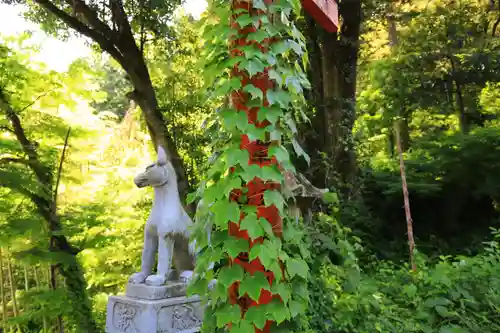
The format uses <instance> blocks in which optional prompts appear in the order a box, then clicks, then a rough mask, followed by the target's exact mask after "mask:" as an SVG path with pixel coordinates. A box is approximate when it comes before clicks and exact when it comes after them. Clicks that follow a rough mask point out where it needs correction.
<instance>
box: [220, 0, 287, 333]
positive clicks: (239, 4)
mask: <svg viewBox="0 0 500 333" xmlns="http://www.w3.org/2000/svg"><path fill="white" fill-rule="evenodd" d="M265 2H266V3H271V2H272V0H265ZM240 8H243V9H245V10H247V11H248V12H249V13H250V15H253V16H256V15H259V14H262V12H261V11H260V10H257V9H254V8H252V4H251V2H247V1H245V0H233V2H232V10H233V11H235V10H236V9H240ZM238 15H241V14H234V15H233V19H234V18H237V17H238ZM231 25H232V27H234V28H236V29H238V28H239V27H238V25H237V23H236V22H235V21H234V20H233V21H232V22H231ZM258 28H259V26H258V25H257V27H255V26H253V25H252V26H250V27H247V28H245V29H239V31H238V36H237V38H235V39H233V40H232V42H231V50H230V54H231V55H232V56H239V55H242V51H241V50H240V49H239V48H240V47H241V46H245V45H250V44H252V43H253V44H256V45H257V46H258V47H259V48H260V49H261V50H262V51H263V52H266V51H267V49H268V47H269V45H270V44H271V43H273V42H275V41H276V39H272V40H271V39H265V40H264V41H262V42H261V43H260V44H259V43H256V42H255V41H251V40H247V38H246V35H247V34H248V33H251V32H254V31H256V30H257V29H258ZM267 72H268V69H267V68H266V69H265V70H264V72H263V73H257V74H256V75H254V76H253V77H249V75H248V74H247V73H246V72H245V71H244V70H239V69H238V67H237V66H235V67H234V68H233V70H232V73H231V74H232V76H233V77H239V78H240V79H241V81H242V86H245V85H247V84H248V83H251V84H253V85H254V86H255V87H257V88H259V89H261V90H262V92H263V95H264V96H266V92H267V90H269V89H272V88H273V81H271V80H270V79H269V77H268V74H267ZM230 97H231V103H232V105H233V106H234V108H235V109H236V112H245V113H246V115H247V119H248V122H249V123H251V124H255V126H257V127H260V128H262V127H265V126H267V125H268V124H269V123H268V122H267V121H263V122H259V121H258V112H260V111H259V108H249V107H247V106H246V102H247V101H248V100H249V96H248V94H247V93H245V92H243V91H242V90H240V91H237V92H233V93H232V94H231V96H230ZM267 105H268V102H267V100H266V99H264V106H267ZM270 144H271V143H270V142H261V141H250V139H249V138H248V136H247V135H242V136H241V145H240V148H241V149H245V150H247V151H248V153H249V161H248V164H249V165H252V164H255V165H259V166H261V167H262V166H264V165H272V164H278V162H277V161H276V158H275V157H269V156H268V149H269V146H270ZM244 186H245V188H246V193H243V191H241V190H240V191H233V192H232V193H231V200H234V201H237V202H241V200H242V197H243V195H245V197H246V202H245V203H246V204H248V205H253V206H255V207H256V209H257V217H259V218H264V219H266V220H267V221H268V222H269V223H270V224H271V226H272V228H273V231H274V233H275V234H276V236H278V237H281V234H282V229H283V226H282V220H281V217H280V215H279V211H278V209H277V208H276V207H275V206H274V205H273V206H270V207H266V206H265V205H264V192H265V191H266V190H268V189H278V190H279V187H280V184H279V183H275V182H266V181H263V180H262V179H259V178H254V179H252V180H251V181H249V182H247V183H246V184H245V185H244ZM243 218H244V214H243V213H242V214H241V216H240V221H241V220H242V219H243ZM240 221H233V222H230V223H229V234H230V235H231V236H233V237H237V238H240V239H245V240H247V241H248V244H249V248H250V249H251V248H252V247H253V246H255V244H258V243H262V242H263V238H262V237H259V238H257V239H251V238H250V237H249V235H248V232H247V231H246V230H240V228H239V223H240ZM230 259H231V260H230V265H240V266H241V267H242V268H243V269H244V271H245V272H247V273H248V274H250V275H253V274H255V273H256V272H262V273H264V275H265V276H266V277H267V279H268V281H269V284H270V285H272V283H273V281H274V280H275V276H274V274H273V273H272V272H270V271H267V270H266V269H265V267H264V266H263V265H262V263H261V261H260V260H259V258H256V259H254V260H252V261H250V260H249V255H248V253H240V254H239V255H238V256H237V257H236V258H230ZM228 296H229V300H230V302H231V303H232V304H238V305H239V306H240V307H241V310H242V313H243V314H244V313H245V312H246V311H247V310H248V309H249V308H250V307H252V306H260V305H261V304H267V303H269V302H271V301H272V300H273V299H275V298H278V299H279V296H278V295H272V294H271V293H270V292H269V291H266V290H261V294H260V296H259V299H257V300H254V299H251V298H250V297H249V296H248V294H244V295H241V294H240V293H239V283H234V284H233V285H232V286H230V287H229V289H228ZM271 325H272V322H271V321H268V322H267V323H266V325H265V327H264V328H263V329H262V330H260V329H258V328H255V332H256V333H270V329H271ZM249 333H251V332H249Z"/></svg>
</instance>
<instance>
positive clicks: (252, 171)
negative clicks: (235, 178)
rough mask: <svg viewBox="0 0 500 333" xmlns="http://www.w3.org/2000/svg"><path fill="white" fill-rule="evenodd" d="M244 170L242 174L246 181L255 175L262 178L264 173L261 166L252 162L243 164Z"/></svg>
mask: <svg viewBox="0 0 500 333" xmlns="http://www.w3.org/2000/svg"><path fill="white" fill-rule="evenodd" d="M243 170H244V171H243V172H242V173H241V174H240V176H241V178H243V180H244V181H246V182H249V181H251V180H253V179H254V178H255V177H258V178H260V177H261V175H262V170H261V167H260V166H259V165H257V164H250V165H245V166H243Z"/></svg>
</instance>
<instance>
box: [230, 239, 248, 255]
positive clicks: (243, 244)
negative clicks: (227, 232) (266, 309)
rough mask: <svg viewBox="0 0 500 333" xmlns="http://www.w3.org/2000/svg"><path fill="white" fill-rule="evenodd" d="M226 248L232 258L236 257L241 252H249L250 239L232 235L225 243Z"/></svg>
mask: <svg viewBox="0 0 500 333" xmlns="http://www.w3.org/2000/svg"><path fill="white" fill-rule="evenodd" d="M224 249H225V250H226V252H227V253H228V254H229V256H231V257H232V258H236V257H237V256H238V255H239V254H240V253H241V252H248V249H249V244H248V241H247V240H245V239H241V238H235V237H231V239H229V240H228V241H226V242H225V243H224Z"/></svg>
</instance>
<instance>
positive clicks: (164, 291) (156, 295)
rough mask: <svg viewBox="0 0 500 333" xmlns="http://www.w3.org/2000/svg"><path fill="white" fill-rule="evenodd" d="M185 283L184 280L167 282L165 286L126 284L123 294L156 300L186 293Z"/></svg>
mask: <svg viewBox="0 0 500 333" xmlns="http://www.w3.org/2000/svg"><path fill="white" fill-rule="evenodd" d="M186 288H187V285H186V283H184V282H169V283H168V284H167V285H165V286H158V287H156V286H147V285H145V284H143V283H141V284H132V283H129V284H127V289H126V292H125V296H128V297H131V298H138V299H147V300H151V301H152V300H158V299H165V298H171V297H181V296H185V295H186Z"/></svg>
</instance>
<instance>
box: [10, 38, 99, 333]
mask: <svg viewBox="0 0 500 333" xmlns="http://www.w3.org/2000/svg"><path fill="white" fill-rule="evenodd" d="M0 55H1V56H2V58H1V60H0V70H1V72H0V128H1V129H2V131H4V132H7V133H8V135H7V136H5V138H6V139H4V140H2V141H0V188H2V189H7V190H9V191H11V192H14V193H17V194H19V195H22V196H23V197H25V198H26V199H28V200H29V201H31V203H32V204H33V205H34V207H35V208H36V211H37V213H38V216H39V218H40V219H41V221H43V229H44V230H46V233H47V236H48V242H47V241H45V242H44V244H45V246H47V245H48V250H49V253H50V256H51V258H52V259H53V260H54V261H55V262H54V266H53V267H54V269H57V271H58V272H60V274H61V275H62V277H63V278H64V287H65V289H66V292H67V293H68V299H69V300H70V301H71V308H72V315H73V316H72V318H68V319H70V320H71V321H72V324H73V325H74V326H75V327H76V328H77V330H78V331H80V332H89V333H93V332H98V329H97V326H96V324H95V322H94V320H93V316H92V309H91V304H90V301H89V298H88V295H87V291H86V281H85V278H84V275H83V271H82V269H81V266H80V264H79V262H78V259H77V258H76V255H77V254H78V253H79V250H78V249H76V248H75V247H74V246H72V245H71V244H70V242H69V240H68V239H67V237H66V235H65V233H64V232H63V225H62V221H61V217H60V215H59V213H58V211H57V201H56V199H57V185H58V179H59V175H60V172H59V173H56V172H55V170H56V165H55V160H56V158H57V154H55V151H53V150H51V149H49V148H47V147H44V146H41V145H40V143H39V142H38V141H37V140H36V139H35V138H36V136H34V135H30V132H29V131H27V126H26V119H29V120H31V121H34V122H35V125H34V126H31V128H37V127H39V124H36V122H37V120H38V121H40V120H39V118H41V117H43V116H42V115H38V114H36V112H30V111H32V110H31V108H32V107H33V106H34V105H35V104H37V103H41V101H42V100H43V97H45V96H47V95H49V94H50V93H51V91H50V89H51V88H54V89H55V88H56V87H57V83H55V82H52V81H51V80H52V79H51V78H50V77H49V78H48V77H47V76H46V75H43V74H40V73H37V72H35V71H34V70H32V69H30V68H29V67H27V66H25V65H24V64H23V63H22V61H20V59H18V58H17V57H16V54H15V52H12V51H11V50H9V49H7V48H6V47H4V46H0ZM28 112H29V113H30V114H29V116H28V115H26V113H28ZM37 125H38V126H37ZM55 127H56V126H54V124H53V129H54V128H55ZM43 135H44V137H45V138H50V137H51V135H54V133H50V132H44V134H43ZM60 168H61V167H59V169H60ZM16 213H19V212H16ZM44 250H45V252H47V251H46V250H47V249H44ZM31 252H33V253H35V254H36V253H39V249H37V248H34V249H32V251H31ZM8 265H9V263H8ZM8 268H9V266H8ZM9 269H10V268H9Z"/></svg>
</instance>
